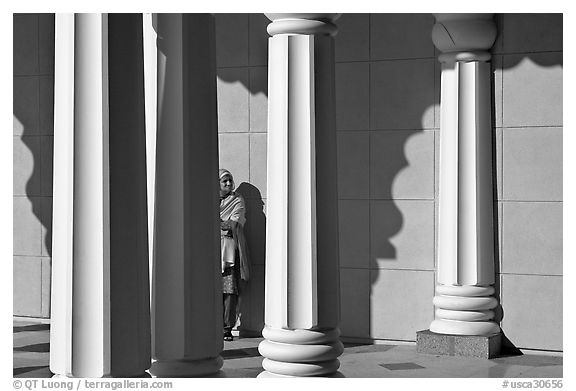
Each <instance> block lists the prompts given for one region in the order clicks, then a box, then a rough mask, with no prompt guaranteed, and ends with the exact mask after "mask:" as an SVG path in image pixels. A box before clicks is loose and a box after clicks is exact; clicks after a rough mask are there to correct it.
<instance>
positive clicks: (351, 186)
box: [337, 132, 370, 198]
mask: <svg viewBox="0 0 576 391" xmlns="http://www.w3.org/2000/svg"><path fill="white" fill-rule="evenodd" d="M337 144H338V154H337V159H338V195H339V197H340V198H368V196H369V191H370V188H369V186H370V171H369V170H370V136H369V133H368V132H338V134H337Z"/></svg>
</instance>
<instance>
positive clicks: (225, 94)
mask: <svg viewBox="0 0 576 391" xmlns="http://www.w3.org/2000/svg"><path fill="white" fill-rule="evenodd" d="M248 83H249V73H248V68H235V69H219V70H218V131H219V132H247V131H248V129H249V119H248V117H249V110H248V100H249V95H250V93H249V91H248V85H249V84H248Z"/></svg>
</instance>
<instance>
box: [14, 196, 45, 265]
mask: <svg viewBox="0 0 576 391" xmlns="http://www.w3.org/2000/svg"><path fill="white" fill-rule="evenodd" d="M13 213H14V215H13V232H14V236H13V247H14V248H13V251H14V255H35V256H40V255H41V253H42V224H41V222H40V219H39V217H38V216H37V215H39V214H40V197H14V198H13Z"/></svg>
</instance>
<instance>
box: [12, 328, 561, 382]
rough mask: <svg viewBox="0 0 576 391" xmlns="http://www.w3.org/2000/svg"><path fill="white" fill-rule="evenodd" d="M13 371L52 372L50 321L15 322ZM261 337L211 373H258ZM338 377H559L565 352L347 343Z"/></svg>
mask: <svg viewBox="0 0 576 391" xmlns="http://www.w3.org/2000/svg"><path fill="white" fill-rule="evenodd" d="M13 330H14V334H13V335H14V355H13V375H14V377H23V378H45V377H52V373H51V372H50V370H49V367H48V365H49V355H50V353H49V351H50V343H49V342H50V335H49V334H50V326H49V325H47V324H38V323H31V322H23V321H14V327H13ZM261 340H262V339H261V338H242V339H238V338H236V339H235V340H234V341H233V342H224V351H223V352H222V358H224V366H223V368H222V370H221V371H220V373H218V374H217V375H214V376H212V377H219V378H254V377H256V376H258V374H259V373H260V372H262V367H261V364H262V359H263V358H262V356H260V354H259V353H258V343H259V342H260V341H261ZM340 363H341V364H340V370H339V375H338V377H347V378H562V375H563V357H562V355H553V354H549V353H541V354H531V353H530V354H528V353H527V354H524V355H514V356H506V357H499V358H495V359H492V360H483V359H476V358H462V357H448V356H436V355H426V354H420V353H416V347H415V346H414V345H392V344H376V345H365V344H353V343H347V344H345V350H344V353H343V354H342V356H341V357H340Z"/></svg>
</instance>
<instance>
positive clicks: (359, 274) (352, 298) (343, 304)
mask: <svg viewBox="0 0 576 391" xmlns="http://www.w3.org/2000/svg"><path fill="white" fill-rule="evenodd" d="M340 319H341V322H340V331H341V334H342V336H345V337H357V338H368V337H370V271H369V270H359V269H340Z"/></svg>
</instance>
